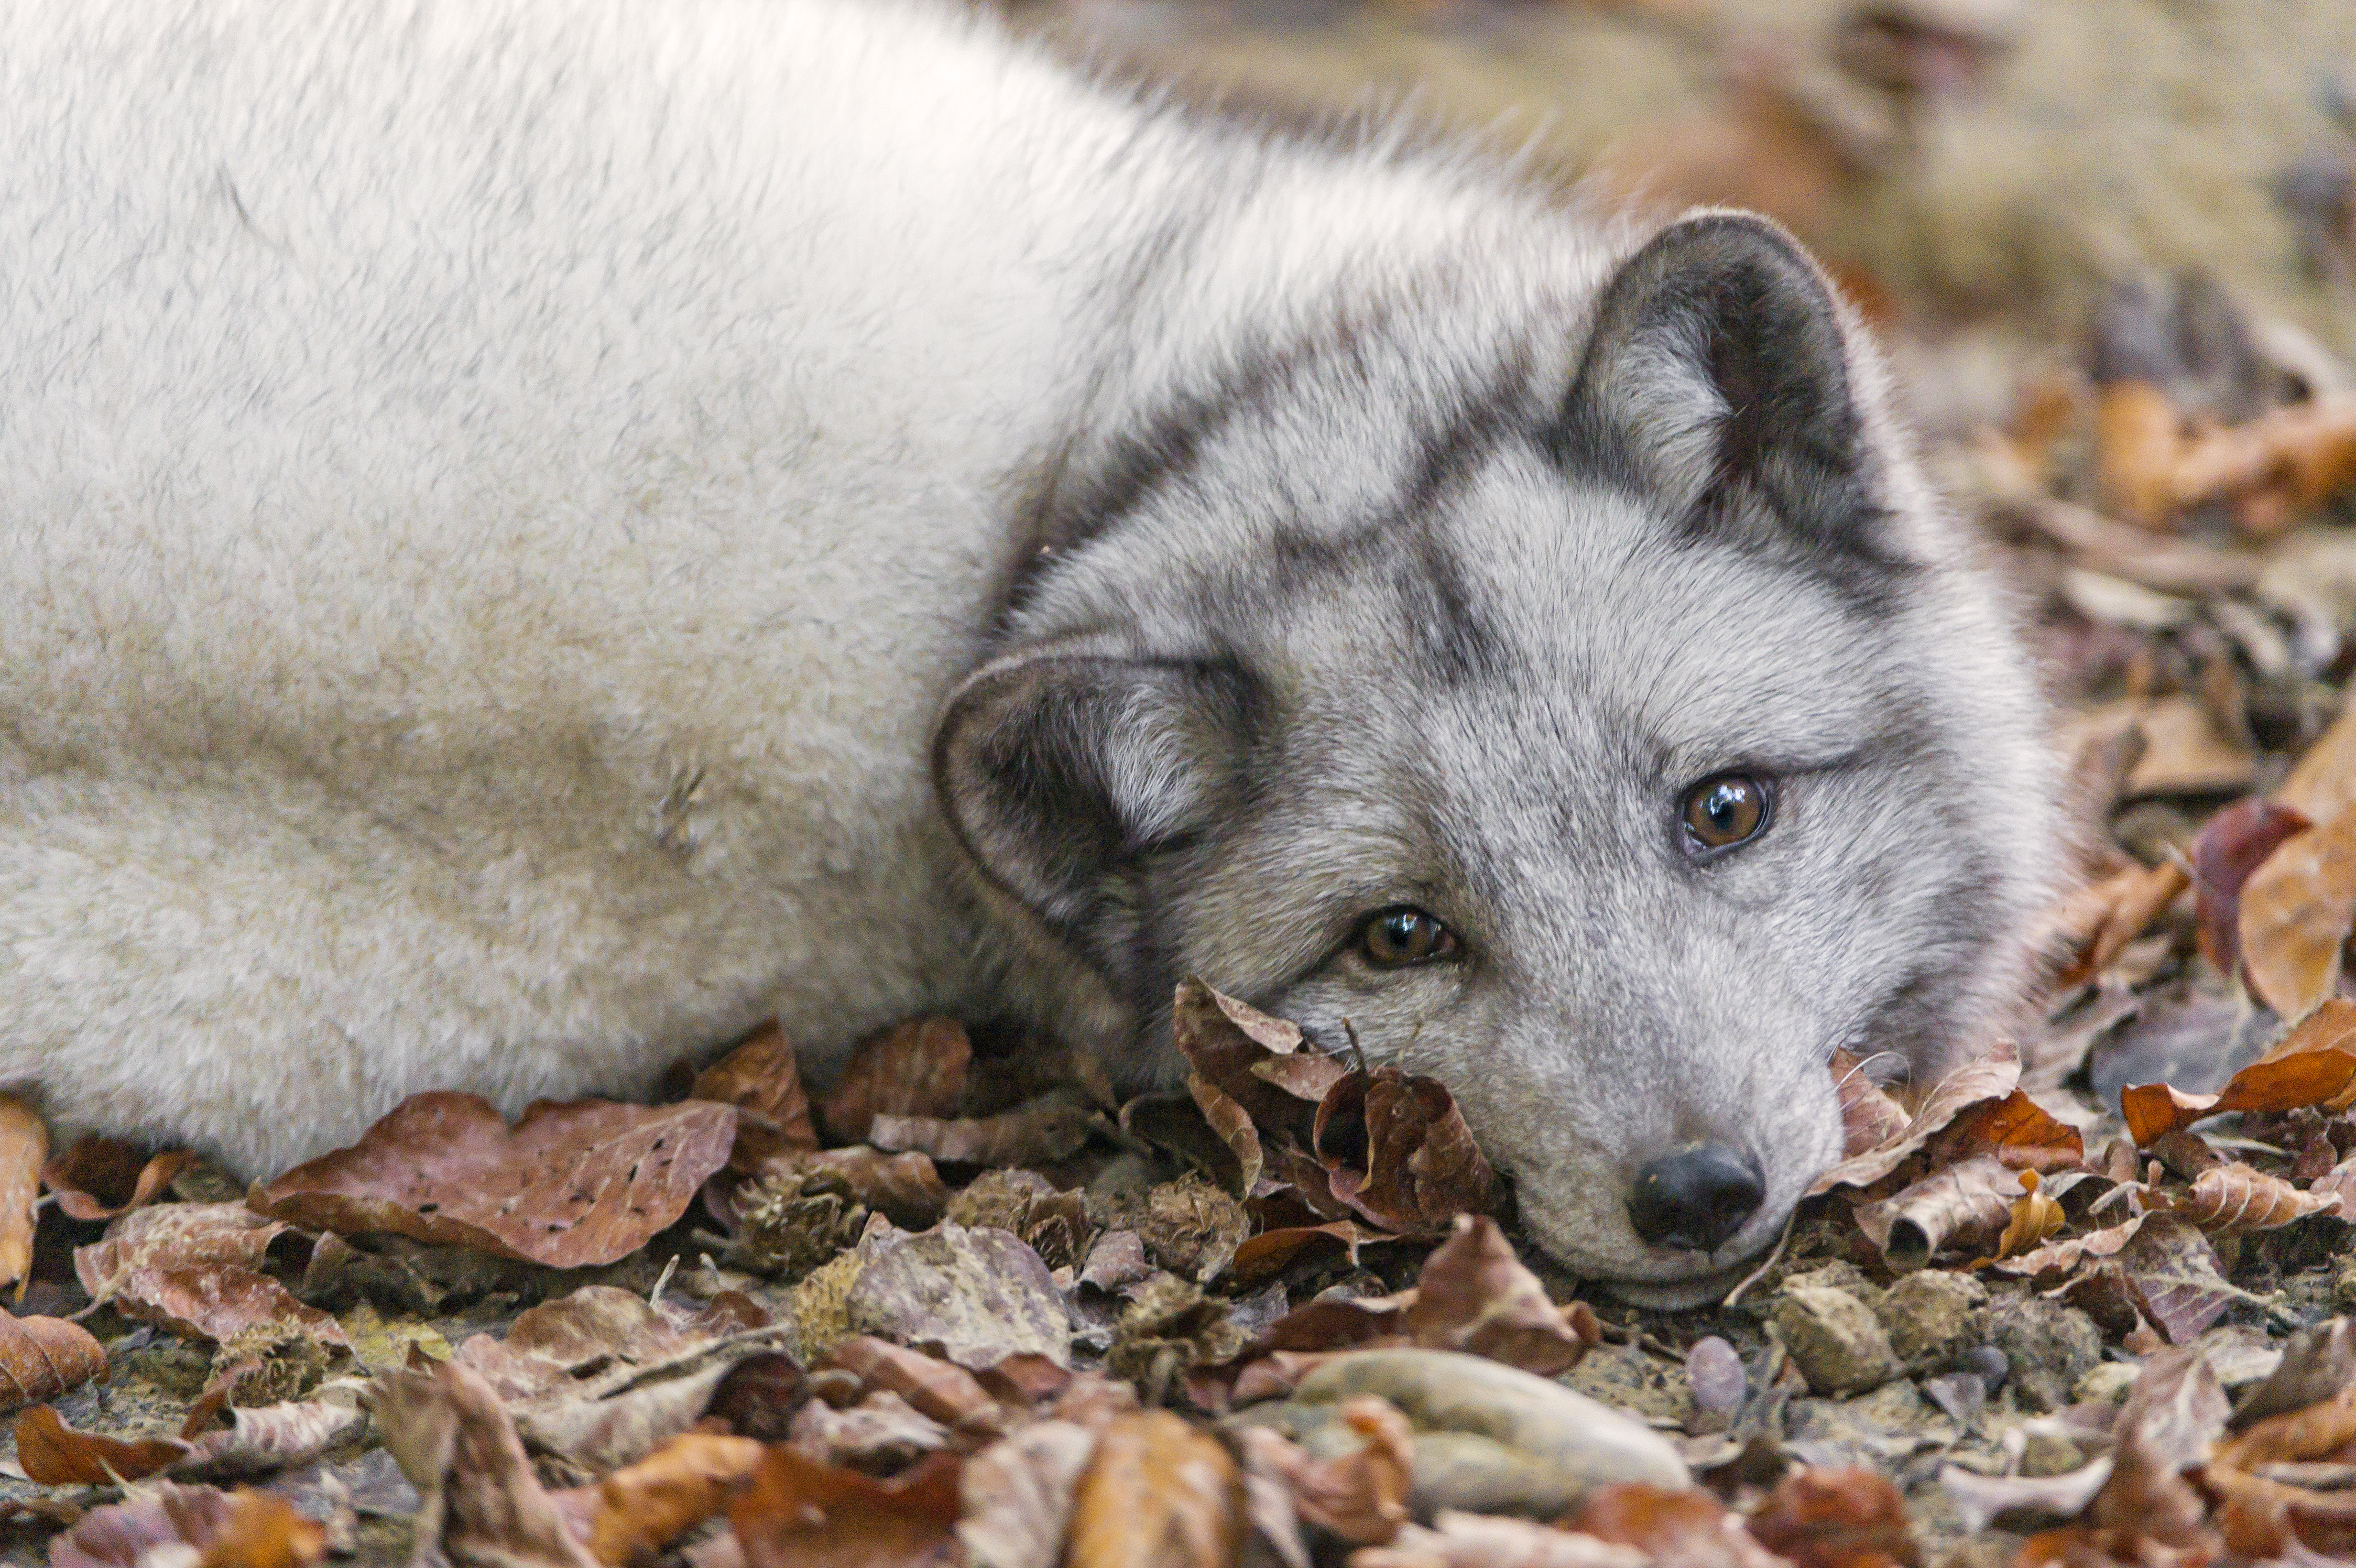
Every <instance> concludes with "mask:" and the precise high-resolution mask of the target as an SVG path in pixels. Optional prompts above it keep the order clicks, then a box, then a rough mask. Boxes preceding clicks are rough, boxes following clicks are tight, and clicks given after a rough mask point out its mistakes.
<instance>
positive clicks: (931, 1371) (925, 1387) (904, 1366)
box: [813, 1334, 1006, 1434]
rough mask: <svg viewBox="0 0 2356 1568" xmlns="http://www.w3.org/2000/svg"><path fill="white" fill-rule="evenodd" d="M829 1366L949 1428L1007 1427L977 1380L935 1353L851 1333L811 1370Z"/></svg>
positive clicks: (990, 1431)
mask: <svg viewBox="0 0 2356 1568" xmlns="http://www.w3.org/2000/svg"><path fill="white" fill-rule="evenodd" d="M828 1368H832V1369H835V1370H837V1371H846V1372H849V1373H850V1374H851V1376H853V1377H855V1378H857V1379H858V1380H859V1381H860V1383H861V1384H862V1386H864V1387H866V1388H868V1389H871V1390H879V1391H882V1392H888V1393H894V1394H897V1395H898V1396H899V1397H900V1398H902V1399H904V1400H906V1401H907V1402H908V1403H909V1404H910V1405H911V1406H912V1407H914V1408H915V1409H916V1411H918V1412H919V1413H922V1414H924V1415H926V1416H928V1417H930V1418H931V1419H933V1420H935V1421H937V1422H939V1423H940V1424H942V1425H944V1426H946V1427H948V1428H949V1429H950V1430H951V1431H954V1432H964V1433H976V1434H996V1433H999V1432H1002V1431H1004V1430H1005V1427H1006V1411H1005V1409H1004V1407H1003V1406H1001V1404H1000V1403H998V1401H997V1400H995V1399H993V1398H991V1393H990V1391H989V1390H988V1389H986V1388H984V1387H982V1385H981V1380H980V1379H979V1378H977V1377H975V1376H974V1375H973V1374H972V1373H971V1372H969V1371H966V1370H965V1369H964V1368H963V1367H960V1366H958V1365H957V1364H956V1363H955V1362H953V1361H945V1360H941V1359H940V1358H939V1357H938V1356H928V1355H926V1354H925V1353H924V1352H923V1351H922V1350H911V1349H908V1348H907V1347H905V1346H904V1345H894V1344H893V1343H891V1342H890V1341H889V1340H886V1339H874V1338H873V1337H872V1336H869V1335H864V1334H854V1335H852V1336H851V1337H850V1338H849V1339H842V1340H840V1341H838V1342H837V1343H836V1344H835V1346H834V1347H833V1348H832V1349H830V1350H828V1351H827V1353H826V1355H825V1357H824V1359H822V1360H819V1361H818V1362H817V1363H816V1365H815V1367H814V1368H813V1370H814V1371H817V1370H824V1369H828Z"/></svg>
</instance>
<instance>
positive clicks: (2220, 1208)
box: [2150, 1161, 2340, 1236]
mask: <svg viewBox="0 0 2356 1568" xmlns="http://www.w3.org/2000/svg"><path fill="white" fill-rule="evenodd" d="M2150 1203H2151V1206H2152V1207H2153V1208H2155V1209H2167V1210H2171V1211H2174V1212H2176V1213H2179V1214H2181V1215H2183V1216H2184V1217H2185V1218H2186V1219H2188V1220H2190V1221H2192V1222H2193V1223H2194V1224H2196V1225H2198V1226H2200V1227H2201V1229H2202V1230H2203V1231H2206V1232H2208V1233H2209V1234H2211V1235H2212V1236H2246V1235H2249V1234H2251V1233H2252V1232H2257V1231H2271V1230H2274V1229H2276V1227H2277V1226H2282V1225H2287V1224H2289V1223H2290V1222H2291V1221H2294V1220H2303V1219H2305V1218H2306V1217H2307V1216H2308V1215H2309V1214H2322V1213H2328V1212H2331V1211H2336V1210H2337V1209H2338V1208H2339V1206H2340V1200H2339V1199H2338V1197H2337V1196H2336V1195H2334V1194H2331V1193H2315V1192H2301V1191H2300V1190H2299V1189H2297V1188H2296V1187H2293V1186H2292V1185H2291V1184H2290V1183H2289V1182H2287V1181H2285V1180H2284V1179H2282V1178H2280V1177H2278V1176H2268V1175H2266V1174H2265V1172H2264V1171H2261V1170H2254V1169H2252V1168H2250V1167H2249V1166H2246V1165H2243V1164H2241V1163H2240V1162H2239V1161H2236V1162H2234V1163H2233V1164H2231V1165H2221V1166H2218V1167H2216V1168H2214V1169H2211V1170H2204V1171H2202V1172H2201V1174H2200V1176H2199V1177H2197V1178H2196V1179H2194V1180H2193V1183H2192V1189H2191V1191H2190V1192H2188V1193H2185V1194H2183V1195H2181V1196H2172V1195H2170V1194H2169V1193H2165V1192H2155V1193H2153V1194H2151V1197H2150Z"/></svg>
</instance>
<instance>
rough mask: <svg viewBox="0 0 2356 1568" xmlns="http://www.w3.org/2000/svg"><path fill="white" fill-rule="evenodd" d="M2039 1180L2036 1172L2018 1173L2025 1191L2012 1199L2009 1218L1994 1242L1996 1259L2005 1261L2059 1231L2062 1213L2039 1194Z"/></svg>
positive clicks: (2048, 1199) (2055, 1205)
mask: <svg viewBox="0 0 2356 1568" xmlns="http://www.w3.org/2000/svg"><path fill="white" fill-rule="evenodd" d="M2038 1181H2039V1179H2038V1175H2037V1172H2035V1171H2033V1170H2024V1171H2022V1172H2021V1173H2020V1185H2021V1186H2022V1187H2024V1188H2026V1189H2028V1190H2027V1191H2025V1192H2023V1193H2022V1194H2021V1195H2020V1196H2019V1198H2016V1199H2014V1200H2012V1218H2011V1219H2010V1220H2009V1221H2007V1222H2006V1224H2005V1227H2004V1234H2003V1235H2002V1236H2000V1237H1998V1238H1997V1244H1996V1255H1997V1256H1998V1257H2000V1258H2008V1257H2011V1256H2012V1255H2013V1254H2015V1253H2023V1252H2027V1251H2028V1250H2029V1248H2031V1247H2033V1246H2035V1245H2037V1243H2040V1242H2041V1241H2043V1240H2044V1239H2045V1238H2046V1237H2048V1236H2050V1235H2051V1234H2052V1233H2053V1232H2056V1231H2058V1230H2060V1229H2061V1226H2062V1224H2063V1222H2064V1221H2065V1219H2066V1218H2067V1217H2066V1216H2065V1215H2063V1213H2062V1212H2061V1204H2059V1203H2057V1202H2055V1201H2054V1200H2053V1199H2051V1197H2049V1196H2048V1195H2046V1194H2045V1193H2043V1192H2040V1191H2039V1190H2038Z"/></svg>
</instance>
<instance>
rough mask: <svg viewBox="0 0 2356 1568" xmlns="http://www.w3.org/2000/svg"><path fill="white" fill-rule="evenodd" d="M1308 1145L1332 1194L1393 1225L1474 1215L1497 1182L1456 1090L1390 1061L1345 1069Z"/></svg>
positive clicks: (1409, 1227) (1403, 1228)
mask: <svg viewBox="0 0 2356 1568" xmlns="http://www.w3.org/2000/svg"><path fill="white" fill-rule="evenodd" d="M1310 1148H1311V1150H1312V1152H1313V1153H1314V1154H1315V1155H1316V1156H1317V1157H1318V1159H1319V1161H1320V1162H1321V1163H1323V1166H1324V1167H1325V1171H1326V1183H1327V1186H1328V1188H1329V1189H1330V1190H1331V1191H1332V1192H1333V1196H1334V1197H1335V1198H1337V1199H1339V1200H1342V1201H1343V1202H1344V1203H1347V1204H1348V1205H1349V1206H1350V1207H1351V1208H1353V1209H1355V1210H1356V1211H1358V1212H1359V1213H1361V1214H1364V1215H1365V1217H1366V1218H1367V1219H1369V1220H1372V1221H1374V1222H1375V1223H1376V1224H1377V1225H1382V1226H1386V1227H1387V1228H1388V1229H1391V1230H1394V1231H1399V1232H1414V1231H1430V1230H1435V1229H1437V1228H1438V1227H1440V1226H1442V1225H1445V1224H1447V1223H1449V1222H1450V1221H1452V1220H1454V1219H1455V1218H1456V1217H1457V1216H1458V1215H1460V1214H1477V1213H1480V1212H1481V1211H1483V1210H1485V1209H1487V1208H1488V1206H1489V1200H1490V1196H1491V1190H1492V1189H1493V1188H1494V1186H1495V1184H1496V1177H1495V1174H1494V1172H1493V1171H1492V1170H1491V1169H1490V1168H1489V1162H1488V1160H1487V1159H1486V1158H1484V1157H1483V1156H1482V1153H1481V1151H1480V1149H1479V1148H1478V1147H1476V1146H1475V1145H1474V1144H1473V1142H1472V1130H1471V1129H1470V1128H1468V1127H1467V1126H1466V1125H1464V1114H1463V1112H1462V1111H1460V1110H1459V1109H1457V1106H1456V1098H1455V1096H1454V1095H1452V1094H1451V1093H1449V1092H1448V1091H1447V1090H1446V1089H1444V1088H1442V1087H1441V1086H1440V1082H1439V1081H1438V1080H1437V1079H1432V1078H1420V1077H1414V1076H1411V1075H1409V1074H1408V1073H1405V1072H1400V1071H1399V1070H1398V1068H1396V1067H1376V1068H1374V1069H1371V1070H1370V1071H1367V1072H1352V1073H1350V1074H1349V1075H1348V1076H1346V1077H1344V1078H1343V1079H1341V1080H1340V1081H1339V1082H1337V1083H1334V1085H1333V1087H1332V1088H1330V1089H1328V1090H1327V1091H1326V1092H1325V1097H1324V1099H1323V1100H1322V1101H1320V1102H1319V1103H1318V1105H1317V1116H1316V1120H1315V1122H1314V1123H1313V1124H1312V1129H1311V1134H1310Z"/></svg>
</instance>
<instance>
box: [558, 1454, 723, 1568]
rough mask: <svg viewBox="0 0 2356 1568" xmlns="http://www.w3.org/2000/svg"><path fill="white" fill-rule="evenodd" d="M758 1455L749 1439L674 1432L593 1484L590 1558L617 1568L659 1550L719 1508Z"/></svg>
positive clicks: (708, 1517)
mask: <svg viewBox="0 0 2356 1568" xmlns="http://www.w3.org/2000/svg"><path fill="white" fill-rule="evenodd" d="M764 1452H765V1450H764V1449H763V1447H762V1445H760V1444H758V1443H755V1441H753V1439H751V1438H749V1437H724V1436H720V1435H715V1434H712V1433H709V1432H682V1433H680V1435H678V1436H676V1437H673V1438H672V1439H670V1440H669V1442H668V1443H665V1444H664V1445H662V1446H661V1447H659V1448H658V1449H656V1450H655V1451H654V1452H653V1453H651V1454H649V1455H648V1456H646V1457H645V1458H643V1459H641V1460H639V1461H638V1462H637V1464H635V1465H626V1466H624V1467H622V1468H621V1469H618V1470H616V1471H615V1472H614V1473H613V1474H612V1475H610V1476H607V1477H605V1479H604V1480H602V1481H600V1482H598V1483H597V1488H596V1509H595V1512H594V1514H592V1515H591V1517H590V1520H589V1531H588V1534H589V1551H590V1552H591V1553H592V1554H593V1555H594V1557H595V1558H596V1559H597V1561H599V1562H600V1563H608V1564H611V1565H612V1568H622V1565H623V1564H625V1563H632V1562H637V1561H639V1560H640V1559H641V1558H643V1557H648V1556H651V1555H652V1554H654V1553H655V1552H659V1551H661V1550H662V1549H663V1548H664V1547H666V1546H669V1544H670V1543H671V1542H672V1541H677V1540H678V1539H679V1538H680V1536H682V1535H684V1534H686V1533H687V1532H688V1531H691V1530H692V1529H694V1528H695V1527H696V1526H697V1525H699V1524H701V1523H702V1522H703V1521H704V1520H707V1519H710V1518H711V1517H712V1515H714V1514H716V1513H718V1512H719V1511H720V1510H721V1509H723V1508H725V1507H727V1505H728V1499H729V1498H730V1496H731V1495H733V1494H734V1492H735V1490H736V1488H738V1487H740V1486H742V1485H744V1481H745V1480H746V1478H747V1477H750V1476H751V1475H752V1474H753V1471H754V1470H755V1468H757V1467H759V1465H760V1463H761V1458H762V1455H763V1453H764Z"/></svg>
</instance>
